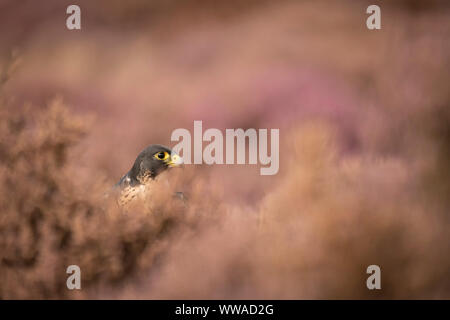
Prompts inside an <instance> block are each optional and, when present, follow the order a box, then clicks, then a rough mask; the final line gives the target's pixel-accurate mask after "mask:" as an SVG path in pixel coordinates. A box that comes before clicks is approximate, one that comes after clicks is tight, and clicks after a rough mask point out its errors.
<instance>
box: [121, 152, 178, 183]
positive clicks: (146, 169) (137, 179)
mask: <svg viewBox="0 0 450 320" xmlns="http://www.w3.org/2000/svg"><path fill="white" fill-rule="evenodd" d="M182 164H183V159H182V158H181V157H180V156H179V155H178V154H176V153H175V152H174V151H172V150H171V149H169V148H167V147H165V146H162V145H159V144H152V145H150V146H148V147H147V148H145V149H144V150H143V151H142V152H141V153H140V154H139V155H138V156H137V158H136V160H135V161H134V164H133V167H132V168H131V169H130V171H128V173H127V174H126V175H125V176H123V177H122V179H120V181H119V182H118V184H117V185H119V186H123V185H129V186H135V185H139V184H146V183H148V182H149V181H151V180H153V179H155V178H156V177H157V176H158V175H159V174H161V172H163V171H165V170H167V169H169V168H171V167H178V166H181V165H182Z"/></svg>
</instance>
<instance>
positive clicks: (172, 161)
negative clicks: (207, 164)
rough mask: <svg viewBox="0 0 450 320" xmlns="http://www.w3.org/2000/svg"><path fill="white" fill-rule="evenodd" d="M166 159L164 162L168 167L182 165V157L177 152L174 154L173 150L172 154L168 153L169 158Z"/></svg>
mask: <svg viewBox="0 0 450 320" xmlns="http://www.w3.org/2000/svg"><path fill="white" fill-rule="evenodd" d="M167 160H168V161H167V162H166V163H167V164H168V165H169V167H179V166H182V165H183V163H184V162H183V158H182V157H180V156H179V155H178V154H176V153H175V152H172V154H171V155H170V158H169V159H167Z"/></svg>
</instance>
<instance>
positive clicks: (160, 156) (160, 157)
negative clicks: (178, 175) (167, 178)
mask: <svg viewBox="0 0 450 320" xmlns="http://www.w3.org/2000/svg"><path fill="white" fill-rule="evenodd" d="M169 156H170V155H169V153H168V152H166V151H160V152H157V153H155V155H154V156H153V157H155V158H156V159H158V160H167V159H168V158H169Z"/></svg>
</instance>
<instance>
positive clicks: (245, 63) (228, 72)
mask: <svg viewBox="0 0 450 320" xmlns="http://www.w3.org/2000/svg"><path fill="white" fill-rule="evenodd" d="M71 4H77V5H79V6H80V8H81V27H82V29H81V30H73V31H70V30H68V29H67V28H66V18H67V17H68V15H67V14H66V8H67V7H68V6H69V5H71ZM371 4H377V5H379V6H380V7H381V25H382V28H381V30H373V31H372V30H368V29H367V27H366V19H367V17H368V14H366V8H367V7H368V6H369V5H371ZM449 18H450V6H449V4H448V2H446V1H438V0H435V1H425V0H424V1H420V0H397V1H389V2H386V1H384V2H382V1H345V0H340V1H322V0H321V1H306V0H305V1H301V0H295V1H294V0H292V1H289V0H285V1H264V0H258V1H256V0H247V1H244V0H228V1H206V0H184V1H181V0H170V1H169V0H148V1H145V0H132V1H126V2H124V1H118V0H109V1H103V0H100V1H95V2H94V1H83V0H79V1H76V3H75V2H73V1H61V0H48V1H46V2H45V3H39V4H37V3H36V2H34V1H30V0H29V1H26V0H23V1H12V0H0V26H1V28H0V44H1V45H0V68H1V69H0V70H2V74H1V87H0V90H1V91H0V95H1V97H0V98H1V99H0V101H1V109H0V113H1V119H0V123H1V127H0V147H1V148H0V178H1V181H0V191H1V195H0V208H1V211H2V212H0V215H1V216H0V298H4V299H5V298H6V299H15V298H32V299H42V298H64V299H78V298H117V299H128V298H138V299H147V298H168V299H171V298H203V299H209V298H216V299H218V298H219V299H220V298H234V299H241V298H256V299H257V298H261V299H266V298H269V299H270V298H271V299H286V298H289V299H304V298H306V299H315V298H326V299H341V298H360V299H374V298H384V299H398V298H406V299H410V298H426V299H433V298H447V299H448V298H450V282H449V280H448V279H449V273H450V271H449V270H450V258H449V255H448V253H449V249H450V233H449V232H448V227H449V221H450V215H449V208H450V198H449V195H450V173H449V170H448V168H449V164H450V163H449V156H450V111H449V103H450V96H449V90H448V83H449V80H450V75H449V72H448V71H449V70H450V48H449V46H450V42H449V36H450V19H449ZM194 120H202V121H203V128H204V130H205V129H206V128H219V129H225V128H244V129H247V128H257V129H258V128H279V129H280V170H279V173H278V174H277V175H275V176H260V175H259V166H256V165H245V166H237V165H213V166H206V165H195V166H194V165H189V166H187V167H186V168H185V169H184V170H183V171H181V172H180V171H177V172H175V173H174V177H173V180H174V181H177V183H178V185H177V187H179V188H181V189H182V190H183V191H184V192H186V193H187V194H189V195H190V203H189V204H188V206H187V207H179V206H177V205H173V204H170V203H169V204H168V203H167V202H170V200H168V199H167V197H165V196H164V195H163V194H162V195H161V197H160V199H161V200H158V197H157V196H155V199H156V200H154V199H153V200H152V201H156V202H157V203H156V207H157V208H158V209H157V210H156V209H151V210H150V209H149V208H148V207H144V208H141V210H137V211H136V212H134V213H133V214H128V215H124V214H123V213H121V212H120V211H119V210H118V209H117V208H115V207H114V206H109V205H106V204H104V203H103V202H102V201H103V200H101V195H102V194H103V193H104V192H105V190H108V188H109V187H110V186H111V185H113V184H114V183H116V182H117V181H118V180H119V179H120V177H121V176H122V175H123V174H125V173H126V172H127V171H128V170H129V169H130V167H131V166H132V164H133V162H134V160H135V158H136V156H137V154H138V153H139V152H140V151H141V150H142V149H144V148H145V147H146V146H147V145H149V144H152V143H160V144H165V145H168V146H173V143H172V142H171V141H170V136H171V133H172V131H173V130H174V129H176V128H187V129H188V130H193V121H194ZM158 201H159V202H158ZM174 206H175V207H174ZM152 208H154V207H152ZM155 212H157V213H158V214H155ZM70 264H77V265H79V266H80V267H81V270H82V288H83V289H82V290H80V291H69V290H67V288H66V287H65V284H66V279H67V275H66V273H65V268H66V267H67V266H68V265H70ZM371 264H376V265H379V266H380V267H381V272H382V290H373V291H369V290H368V289H367V287H366V279H367V277H368V275H367V274H366V268H367V266H369V265H371Z"/></svg>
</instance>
